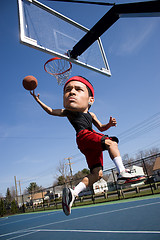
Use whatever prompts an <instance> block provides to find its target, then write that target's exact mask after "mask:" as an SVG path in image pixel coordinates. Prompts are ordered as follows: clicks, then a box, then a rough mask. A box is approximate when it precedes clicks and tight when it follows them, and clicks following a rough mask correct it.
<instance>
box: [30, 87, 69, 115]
mask: <svg viewBox="0 0 160 240" xmlns="http://www.w3.org/2000/svg"><path fill="white" fill-rule="evenodd" d="M30 94H31V95H32V96H33V97H34V99H35V100H36V102H37V103H38V104H39V105H40V106H41V107H42V108H43V109H44V110H45V111H46V112H47V113H48V114H50V115H53V116H59V117H64V116H65V115H64V114H63V113H64V109H52V108H50V107H49V106H47V105H46V104H44V103H43V102H42V101H41V100H40V99H39V94H38V95H36V94H35V92H34V90H33V91H30Z"/></svg>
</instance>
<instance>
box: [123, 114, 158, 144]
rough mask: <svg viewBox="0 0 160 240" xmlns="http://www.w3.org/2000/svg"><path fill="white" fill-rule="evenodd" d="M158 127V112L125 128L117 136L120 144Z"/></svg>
mask: <svg viewBox="0 0 160 240" xmlns="http://www.w3.org/2000/svg"><path fill="white" fill-rule="evenodd" d="M158 127H160V112H158V113H156V114H154V115H153V116H151V117H149V118H147V119H146V120H144V121H142V122H140V123H138V124H136V125H134V126H133V127H131V128H129V129H128V130H125V131H124V132H122V133H121V134H119V135H118V137H119V138H120V139H121V144H124V143H126V142H128V141H130V140H132V139H134V138H137V137H139V136H141V135H143V134H145V133H147V132H150V131H152V130H153V129H155V128H158Z"/></svg>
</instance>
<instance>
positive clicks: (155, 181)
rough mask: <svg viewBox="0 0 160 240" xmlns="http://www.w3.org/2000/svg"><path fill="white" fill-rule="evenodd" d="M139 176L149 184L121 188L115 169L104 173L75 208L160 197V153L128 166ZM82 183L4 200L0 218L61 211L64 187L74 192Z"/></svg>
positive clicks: (77, 200) (70, 183)
mask: <svg viewBox="0 0 160 240" xmlns="http://www.w3.org/2000/svg"><path fill="white" fill-rule="evenodd" d="M125 167H126V168H129V169H130V170H131V171H132V172H135V173H136V174H137V175H145V176H146V180H145V181H143V182H140V183H137V184H130V185H126V184H124V185H118V184H117V171H116V169H115V168H112V169H108V170H104V172H103V174H104V176H103V180H100V181H98V182H97V183H95V184H94V185H93V187H92V188H87V189H86V190H85V191H84V192H81V193H80V194H79V197H78V198H76V200H75V202H74V206H80V205H88V204H96V203H102V202H109V201H116V200H121V199H128V198H134V197H141V196H147V195H154V194H159V193H160V153H158V154H155V155H152V156H149V157H146V158H142V159H140V160H136V161H132V162H130V163H128V164H126V165H125ZM81 180H82V179H76V180H74V181H73V180H72V179H70V181H69V182H67V183H65V184H64V185H57V186H51V187H48V188H45V189H42V190H40V191H37V192H32V193H31V194H23V195H19V196H17V197H16V199H15V200H13V201H12V202H11V203H10V204H6V202H5V198H4V199H3V198H1V200H0V215H1V216H4V215H8V214H14V213H22V212H23V213H25V212H34V211H43V210H56V209H61V198H62V190H63V188H64V186H68V187H72V188H74V187H75V186H76V185H77V184H78V183H79V182H80V181H81Z"/></svg>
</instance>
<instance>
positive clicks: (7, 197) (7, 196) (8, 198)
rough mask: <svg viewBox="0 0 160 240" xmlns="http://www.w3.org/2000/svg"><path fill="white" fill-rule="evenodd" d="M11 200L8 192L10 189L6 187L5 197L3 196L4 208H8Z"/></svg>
mask: <svg viewBox="0 0 160 240" xmlns="http://www.w3.org/2000/svg"><path fill="white" fill-rule="evenodd" d="M11 201H12V196H11V192H10V189H9V188H7V192H6V198H5V207H6V209H10V206H11Z"/></svg>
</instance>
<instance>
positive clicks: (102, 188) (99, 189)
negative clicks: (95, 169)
mask: <svg viewBox="0 0 160 240" xmlns="http://www.w3.org/2000/svg"><path fill="white" fill-rule="evenodd" d="M107 191H108V187H107V182H106V181H105V180H104V179H103V178H101V179H100V180H99V181H97V182H95V183H94V184H93V193H94V194H101V193H105V192H107Z"/></svg>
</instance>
